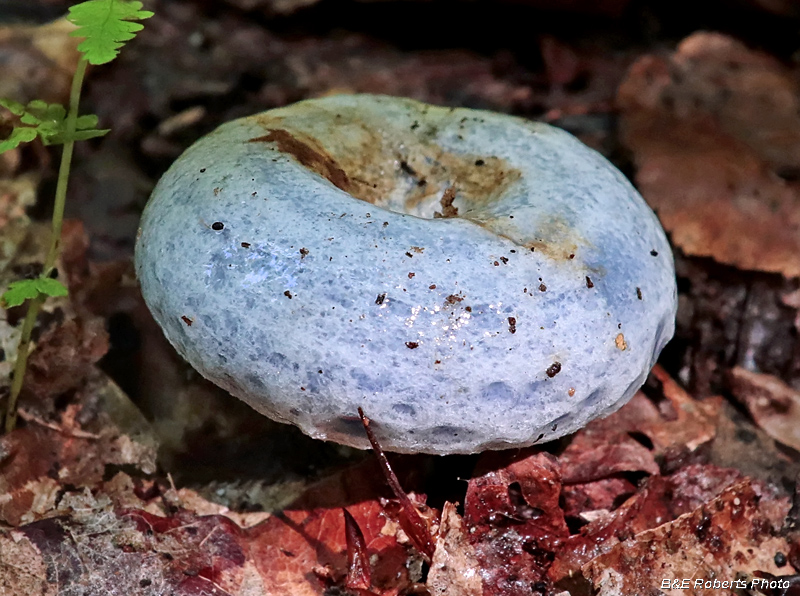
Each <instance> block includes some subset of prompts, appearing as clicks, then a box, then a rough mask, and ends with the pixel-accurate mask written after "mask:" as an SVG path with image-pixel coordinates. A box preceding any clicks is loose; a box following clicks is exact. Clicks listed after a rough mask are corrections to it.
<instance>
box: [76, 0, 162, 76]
mask: <svg viewBox="0 0 800 596" xmlns="http://www.w3.org/2000/svg"><path fill="white" fill-rule="evenodd" d="M141 8H142V3H141V2H138V1H136V2H135V1H127V0H87V2H81V3H80V4H76V5H75V6H72V7H71V8H70V9H69V16H68V17H67V20H68V21H69V22H71V23H73V24H74V25H77V26H78V30H77V31H73V32H72V33H71V34H70V35H73V36H75V37H84V38H85V39H84V40H83V41H82V42H81V43H80V45H79V46H78V50H80V51H81V52H83V55H84V57H85V58H86V60H88V61H89V63H90V64H105V63H106V62H111V61H112V60H113V59H114V58H116V57H117V54H119V49H120V48H121V47H122V46H123V45H124V42H126V41H129V40H131V39H133V38H134V37H135V36H136V32H137V31H141V30H142V29H143V25H141V24H139V23H134V22H132V21H140V20H142V19H149V18H150V17H152V16H153V13H152V12H150V11H149V10H141Z"/></svg>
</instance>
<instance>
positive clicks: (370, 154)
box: [250, 100, 522, 223]
mask: <svg viewBox="0 0 800 596" xmlns="http://www.w3.org/2000/svg"><path fill="white" fill-rule="evenodd" d="M390 107H391V109H392V110H396V109H397V108H398V107H400V108H401V109H403V110H406V111H407V112H408V114H409V115H410V116H409V117H411V118H412V119H413V120H415V121H417V120H418V121H419V126H417V127H412V126H408V127H406V126H403V125H402V123H401V120H402V119H400V120H397V121H396V120H394V119H393V118H392V117H391V116H390V115H387V114H384V113H383V111H381V109H380V106H379V105H376V106H375V107H374V108H372V106H370V109H367V108H363V109H362V108H357V107H355V106H337V107H336V109H331V108H330V107H328V106H321V105H319V104H317V105H315V104H314V103H313V102H300V103H298V104H294V105H292V106H288V107H286V108H278V109H276V110H271V112H270V113H268V114H259V115H256V116H252V117H251V118H250V120H251V121H252V122H254V123H256V124H258V125H259V126H260V127H262V128H263V129H264V130H265V131H266V133H267V134H265V135H263V136H257V137H255V138H252V139H250V142H253V143H255V142H267V143H275V145H276V148H277V150H278V151H280V152H281V153H285V154H288V155H291V156H292V157H293V158H294V159H295V160H296V161H297V162H298V163H300V164H301V165H303V166H304V167H306V168H308V169H309V170H311V171H313V172H315V173H317V174H319V175H320V176H322V177H323V178H325V179H327V180H328V181H330V182H331V183H332V184H333V185H334V186H336V187H337V188H339V189H341V190H343V191H345V192H347V193H349V194H350V195H351V196H353V197H355V198H357V199H360V200H362V201H366V202H368V203H372V204H373V205H376V206H378V207H382V208H384V209H387V210H389V211H394V212H397V213H406V214H412V215H417V216H419V217H425V218H433V217H434V213H435V212H436V211H439V212H440V214H441V215H442V216H444V217H462V215H461V214H462V213H465V212H468V211H478V210H480V209H482V208H484V207H486V206H487V205H492V204H494V203H495V202H496V201H497V200H498V199H499V198H500V197H501V196H503V194H505V193H506V192H507V190H508V189H509V187H510V186H511V185H512V184H514V183H515V182H517V181H518V180H519V179H520V178H521V176H522V174H521V172H520V171H519V170H518V169H516V168H515V167H513V166H512V165H511V164H510V163H508V162H507V161H506V160H505V159H502V158H500V157H497V156H493V155H477V154H475V153H474V152H473V151H468V150H467V147H468V144H467V143H466V142H465V145H464V149H465V151H464V152H463V153H462V152H460V151H458V150H447V149H445V148H443V147H442V145H441V143H440V141H439V135H440V130H442V129H444V128H445V127H451V128H452V126H453V123H454V122H456V123H458V121H459V118H460V116H461V114H462V112H463V113H469V114H472V113H473V112H472V111H468V110H455V111H453V110H448V109H445V108H439V107H434V106H424V104H420V103H418V102H415V101H411V100H404V101H402V100H396V101H395V102H393V104H392V105H391V106H390ZM390 112H391V110H390ZM390 112H389V114H390ZM463 120H466V119H463ZM465 126H466V125H465ZM469 126H477V124H476V123H474V122H471V123H469ZM469 146H470V147H471V145H469ZM478 164H479V165H478ZM442 199H444V201H442ZM474 221H475V223H480V222H479V221H477V220H474Z"/></svg>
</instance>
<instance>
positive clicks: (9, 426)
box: [6, 294, 46, 433]
mask: <svg viewBox="0 0 800 596" xmlns="http://www.w3.org/2000/svg"><path fill="white" fill-rule="evenodd" d="M45 298H46V296H44V295H42V294H39V295H38V296H37V297H36V298H33V299H32V300H31V301H30V302H28V312H27V313H26V314H25V321H24V322H23V323H22V335H21V337H20V340H19V344H18V345H17V359H16V361H15V362H14V378H13V379H12V380H11V393H10V394H9V396H8V407H7V409H6V432H7V433H10V432H11V431H12V430H14V427H15V426H16V425H17V399H18V398H19V394H20V391H22V382H23V381H24V380H25V371H26V370H27V368H28V353H29V352H30V346H31V334H32V333H33V327H34V325H36V316H37V315H38V314H39V309H40V308H41V306H42V304H43V303H44V300H45Z"/></svg>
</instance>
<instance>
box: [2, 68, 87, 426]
mask: <svg viewBox="0 0 800 596" xmlns="http://www.w3.org/2000/svg"><path fill="white" fill-rule="evenodd" d="M87 64H88V62H87V60H86V58H84V57H83V56H81V58H80V60H78V67H77V68H76V69H75V74H74V75H73V76H72V87H71V88H70V92H69V111H68V112H67V122H66V131H65V132H66V134H65V136H66V138H67V141H66V142H65V143H64V149H63V151H62V152H61V164H60V165H59V168H58V182H57V183H56V198H55V204H54V206H53V225H52V228H51V232H50V248H49V249H48V251H47V257H46V258H45V261H44V270H43V271H42V275H41V276H42V277H50V275H51V274H52V273H53V271H54V270H55V266H56V260H57V259H58V253H59V251H60V249H61V228H62V225H63V223H64V205H65V204H66V200H67V182H68V181H69V171H70V168H71V166H72V151H73V148H74V147H75V141H74V140H73V138H74V136H75V128H76V124H77V121H78V104H80V101H81V89H82V87H83V78H84V76H85V75H86V66H87ZM46 298H47V296H44V295H42V294H39V295H38V296H37V297H36V298H34V299H32V300H31V301H30V302H28V312H27V313H26V314H25V321H24V323H23V324H22V335H21V336H20V340H19V346H18V347H17V359H16V361H15V362H14V379H13V380H12V382H11V393H10V394H9V396H8V404H7V408H6V421H5V430H6V432H7V433H9V432H11V431H12V430H14V427H15V426H16V425H17V400H18V399H19V394H20V392H21V391H22V384H23V382H24V380H25V372H26V371H27V368H28V353H29V352H30V345H31V335H32V334H33V328H34V326H35V325H36V317H37V315H38V314H39V309H40V308H41V307H42V304H44V301H45V299H46Z"/></svg>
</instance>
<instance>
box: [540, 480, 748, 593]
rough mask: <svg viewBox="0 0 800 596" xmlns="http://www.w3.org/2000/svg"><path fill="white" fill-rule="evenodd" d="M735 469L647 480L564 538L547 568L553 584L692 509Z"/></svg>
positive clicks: (713, 493)
mask: <svg viewBox="0 0 800 596" xmlns="http://www.w3.org/2000/svg"><path fill="white" fill-rule="evenodd" d="M740 478H741V474H740V473H739V472H738V471H736V470H731V469H725V468H717V467H716V466H704V465H690V466H685V467H684V468H681V469H680V470H679V471H678V472H676V473H675V474H672V475H671V476H652V477H650V478H648V479H647V480H646V481H645V482H644V484H643V485H642V487H641V488H640V489H639V491H638V492H637V493H636V494H635V495H634V496H633V497H631V498H630V499H628V500H627V501H626V502H625V503H624V504H623V505H621V506H620V507H619V508H618V509H616V510H615V511H613V512H611V513H609V514H607V515H604V516H601V517H598V518H597V519H595V520H594V521H591V522H590V523H589V524H587V525H586V526H584V527H583V528H581V530H580V533H578V534H575V535H573V536H570V537H569V538H567V539H566V540H564V542H563V545H562V548H560V549H559V551H558V552H557V553H556V556H555V560H554V561H553V564H552V566H551V567H550V568H549V570H548V577H549V578H550V579H551V580H552V582H553V583H554V584H558V583H559V582H564V581H567V580H568V579H569V578H571V577H573V576H574V575H575V574H576V573H578V571H579V570H580V569H581V567H582V566H583V565H584V564H586V563H587V562H588V561H591V560H592V559H594V558H595V557H597V556H599V555H601V554H603V553H605V552H608V551H609V550H611V549H612V548H613V547H614V546H616V545H617V544H618V543H619V542H621V541H624V540H627V539H628V538H631V537H632V536H635V535H636V534H638V533H640V532H643V531H645V530H647V529H650V528H655V527H657V526H660V525H661V524H663V523H666V522H668V521H671V520H673V519H675V518H677V517H678V516H680V515H683V514H684V513H687V512H689V511H692V510H694V509H695V508H697V507H699V506H701V505H702V504H704V503H706V502H707V501H710V500H711V499H713V498H714V497H716V496H717V495H718V494H720V493H721V492H722V491H723V490H724V489H725V488H726V487H728V486H730V485H731V484H733V483H735V482H737V481H738V480H739V479H740Z"/></svg>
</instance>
